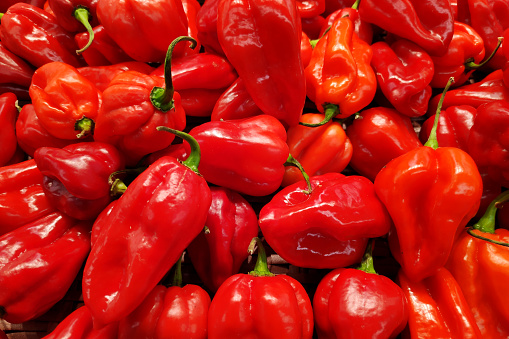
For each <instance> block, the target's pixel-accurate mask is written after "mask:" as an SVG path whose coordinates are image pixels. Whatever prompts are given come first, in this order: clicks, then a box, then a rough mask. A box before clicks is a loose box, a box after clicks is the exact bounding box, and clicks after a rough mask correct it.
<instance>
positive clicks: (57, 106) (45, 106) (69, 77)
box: [29, 62, 102, 140]
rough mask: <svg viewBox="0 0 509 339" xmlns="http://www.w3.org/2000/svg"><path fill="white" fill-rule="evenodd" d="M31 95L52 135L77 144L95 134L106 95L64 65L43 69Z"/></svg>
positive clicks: (35, 75)
mask: <svg viewBox="0 0 509 339" xmlns="http://www.w3.org/2000/svg"><path fill="white" fill-rule="evenodd" d="M29 93H30V98H32V104H33V107H34V110H35V113H36V114H37V118H38V119H39V122H40V124H41V126H43V127H44V128H45V129H46V131H48V133H49V134H51V135H53V136H54V137H56V138H61V139H67V140H73V139H74V140H76V139H80V138H82V137H84V136H87V135H89V134H92V133H93V128H94V121H95V120H96V118H97V115H98V113H99V107H100V105H101V101H102V95H101V92H100V91H99V90H98V89H97V87H95V86H94V84H92V83H91V82H90V81H88V80H87V79H86V78H85V77H84V76H82V75H81V74H80V73H79V72H78V70H77V69H76V68H74V67H72V66H70V65H68V64H64V63H62V62H51V63H49V64H46V65H44V66H42V67H40V68H39V69H37V70H36V71H35V73H34V76H33V77H32V84H31V85H30V89H29Z"/></svg>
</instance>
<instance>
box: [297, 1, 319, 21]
mask: <svg viewBox="0 0 509 339" xmlns="http://www.w3.org/2000/svg"><path fill="white" fill-rule="evenodd" d="M295 2H296V4H297V10H298V11H299V16H300V17H301V18H312V17H315V16H317V15H320V14H322V13H323V12H324V11H325V0H296V1H295Z"/></svg>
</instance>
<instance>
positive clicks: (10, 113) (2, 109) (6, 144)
mask: <svg viewBox="0 0 509 339" xmlns="http://www.w3.org/2000/svg"><path fill="white" fill-rule="evenodd" d="M17 100H18V98H17V97H16V95H15V94H14V93H4V94H1V95H0V145H2V149H1V150H0V167H1V166H4V165H5V164H7V163H8V162H9V160H11V158H12V157H13V156H14V154H15V153H16V149H17V147H18V140H17V138H16V130H15V129H16V119H17V118H18V109H17V107H16V104H17Z"/></svg>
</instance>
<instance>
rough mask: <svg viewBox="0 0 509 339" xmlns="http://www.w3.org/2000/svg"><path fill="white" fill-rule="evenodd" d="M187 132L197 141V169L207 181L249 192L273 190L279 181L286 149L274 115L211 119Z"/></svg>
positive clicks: (283, 137)
mask: <svg viewBox="0 0 509 339" xmlns="http://www.w3.org/2000/svg"><path fill="white" fill-rule="evenodd" d="M189 134H191V135H192V136H193V137H194V138H195V139H196V140H197V141H198V143H199V144H200V147H201V153H202V161H201V162H200V167H199V169H200V173H201V174H202V175H203V177H204V178H205V180H207V182H209V183H212V184H215V185H218V186H223V187H227V188H230V189H233V190H235V191H237V192H240V193H242V194H247V195H252V196H264V195H268V194H271V193H274V192H275V191H276V190H277V189H278V188H279V186H280V185H281V181H282V180H283V175H284V173H285V167H284V164H285V162H286V160H287V159H288V155H289V150H288V145H287V144H286V130H285V128H284V126H283V125H282V124H281V123H280V122H279V121H278V120H277V119H276V118H274V117H273V116H270V115H266V114H262V115H258V116H255V117H251V118H246V119H237V120H225V121H210V122H206V123H203V124H201V125H198V126H196V127H194V128H193V129H191V131H190V132H189ZM185 147H186V149H187V150H189V144H187V143H186V144H185ZM219 150H220V151H219Z"/></svg>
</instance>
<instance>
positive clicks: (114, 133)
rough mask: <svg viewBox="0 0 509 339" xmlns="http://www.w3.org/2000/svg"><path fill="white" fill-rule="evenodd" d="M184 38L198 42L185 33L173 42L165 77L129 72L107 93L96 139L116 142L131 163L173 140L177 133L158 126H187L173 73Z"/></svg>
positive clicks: (98, 121) (166, 62)
mask: <svg viewBox="0 0 509 339" xmlns="http://www.w3.org/2000/svg"><path fill="white" fill-rule="evenodd" d="M182 40H188V41H194V40H193V39H192V38H191V37H185V36H183V37H180V38H177V39H175V40H174V41H173V42H172V43H171V44H170V46H169V48H168V53H167V56H166V60H165V62H164V72H165V75H164V78H161V77H158V76H153V75H146V74H143V73H140V72H136V71H125V72H122V73H120V74H118V75H117V76H115V77H114V78H113V80H112V81H111V82H110V84H109V85H108V87H107V88H106V89H105V90H104V92H103V102H102V105H101V109H100V111H99V115H98V117H97V121H96V126H95V132H94V139H95V141H100V142H106V143H111V144H113V145H115V146H116V147H117V148H118V149H119V150H120V151H121V152H122V153H123V154H124V156H125V157H126V165H127V166H134V165H136V163H137V162H138V161H140V160H141V159H142V158H143V157H144V156H145V155H147V154H149V153H152V152H155V151H158V150H161V149H164V148H166V147H168V146H169V145H170V144H171V143H172V141H173V139H174V138H175V136H174V135H172V134H170V133H164V132H161V131H158V130H157V129H156V127H157V126H166V127H169V128H172V129H177V130H183V129H184V127H185V125H186V115H185V111H184V109H183V107H182V104H181V98H180V94H179V93H178V92H176V91H175V90H174V88H173V82H172V72H171V63H172V53H173V49H174V47H175V45H177V44H178V43H179V42H180V41H182Z"/></svg>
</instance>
